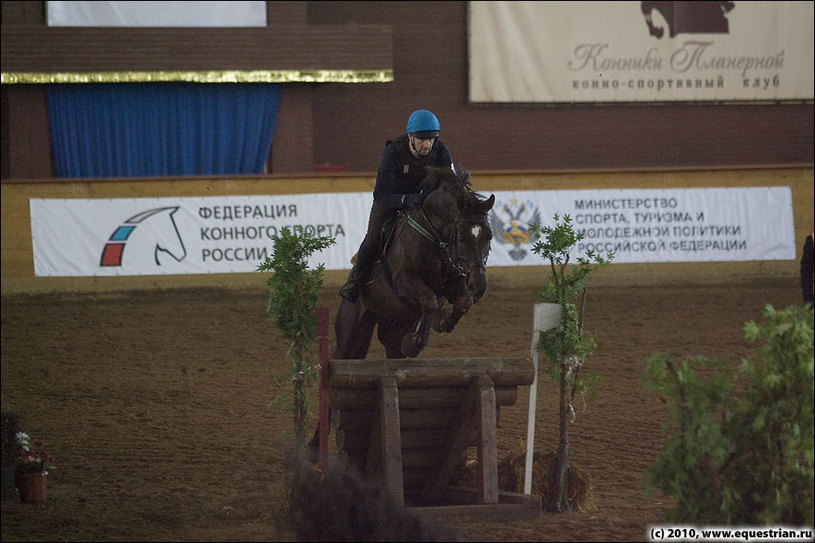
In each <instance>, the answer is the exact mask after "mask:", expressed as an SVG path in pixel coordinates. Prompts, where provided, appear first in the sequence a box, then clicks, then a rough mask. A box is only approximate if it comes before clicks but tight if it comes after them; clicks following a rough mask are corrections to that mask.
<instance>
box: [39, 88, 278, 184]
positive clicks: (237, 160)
mask: <svg viewBox="0 0 815 543" xmlns="http://www.w3.org/2000/svg"><path fill="white" fill-rule="evenodd" d="M47 93H48V115H49V122H50V131H51V151H52V155H53V157H54V165H55V169H56V175H57V177H143V176H150V177H152V176H157V177H165V176H179V175H230V174H259V173H263V167H264V164H265V162H266V158H267V157H268V155H269V149H270V148H271V144H272V137H273V136H274V127H275V120H276V119H277V110H278V104H279V102H280V85H277V84H267V83H246V84H239V83H217V84H216V83H122V84H118V83H99V84H54V85H49V86H48V91H47Z"/></svg>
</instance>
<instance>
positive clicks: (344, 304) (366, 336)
mask: <svg viewBox="0 0 815 543" xmlns="http://www.w3.org/2000/svg"><path fill="white" fill-rule="evenodd" d="M374 325H375V320H374V316H373V315H371V314H370V313H369V312H368V311H365V309H364V308H363V307H362V304H361V303H360V302H359V300H357V301H356V302H349V301H348V300H346V299H344V298H343V300H342V301H341V302H340V307H339V309H337V319H336V320H335V321H334V335H335V336H336V341H337V347H336V349H335V350H334V355H333V357H332V358H343V359H363V358H365V355H367V354H368V348H369V347H370V345H371V337H372V336H373V333H374Z"/></svg>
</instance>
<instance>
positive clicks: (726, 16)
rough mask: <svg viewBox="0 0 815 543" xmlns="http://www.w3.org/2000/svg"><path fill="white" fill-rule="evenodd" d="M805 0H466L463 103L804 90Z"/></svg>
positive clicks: (726, 97) (731, 97)
mask: <svg viewBox="0 0 815 543" xmlns="http://www.w3.org/2000/svg"><path fill="white" fill-rule="evenodd" d="M813 5H814V4H813V2H495V1H486V2H469V20H468V40H469V63H470V101H471V102H494V103H512V102H515V103H534V102H567V103H571V102H663V101H664V102H667V101H779V100H812V99H813Z"/></svg>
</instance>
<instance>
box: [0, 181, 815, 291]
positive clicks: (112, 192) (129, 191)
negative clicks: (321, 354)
mask: <svg viewBox="0 0 815 543" xmlns="http://www.w3.org/2000/svg"><path fill="white" fill-rule="evenodd" d="M471 173H472V176H473V177H472V179H473V186H474V188H475V189H476V190H477V191H479V192H481V193H489V192H490V191H499V190H566V189H568V190H576V189H639V188H646V189H647V188H657V189H665V188H709V187H755V186H789V187H790V188H791V190H792V199H793V214H794V228H795V238H796V260H795V261H791V260H787V261H750V262H701V263H699V262H693V263H655V264H612V266H610V267H609V268H608V269H606V270H603V271H602V272H601V273H599V274H597V275H596V276H593V278H592V282H593V284H596V285H603V284H615V285H632V286H634V285H645V284H682V283H703V284H704V283H708V284H713V283H728V282H746V281H754V280H761V279H763V278H788V279H789V280H790V281H791V284H794V283H793V282H794V281H797V277H798V273H799V261H800V257H801V249H802V246H803V241H804V238H805V237H806V236H807V235H808V234H809V233H810V232H812V230H813V225H815V219H813V202H814V201H815V194H813V168H811V167H809V168H772V169H720V170H711V169H704V170H674V171H665V170H660V171H614V172H604V171H591V172H586V171H580V172H577V171H573V172H570V171H558V172H532V171H530V172H515V171H513V172H487V171H484V172H477V171H473V172H471ZM373 183H374V174H373V173H370V174H346V173H338V174H308V175H302V176H297V175H286V176H258V177H251V176H247V177H229V178H210V177H206V178H178V179H169V178H161V179H116V180H81V181H67V180H64V179H60V180H54V179H50V180H34V181H32V180H25V181H9V180H3V181H2V216H1V217H2V247H1V248H0V256H2V276H1V278H2V294H4V295H5V294H10V293H40V292H68V293H70V292H113V291H121V290H138V289H174V288H198V287H226V288H258V289H264V288H265V280H266V277H267V276H266V274H261V273H257V274H253V273H233V274H200V275H173V276H138V277H135V276H133V277H130V276H128V277H35V276H34V263H33V256H32V243H31V223H30V214H29V199H30V198H139V197H189V196H233V195H235V196H237V195H256V194H296V193H340V192H366V191H371V190H372V189H373ZM362 220H364V219H362ZM270 243H271V242H270ZM542 264H543V262H542ZM346 275H347V272H345V271H342V270H329V271H326V273H325V276H324V280H325V285H326V286H329V287H333V286H339V285H341V284H342V282H343V281H344V280H345V278H346ZM545 277H546V270H545V269H544V268H543V266H519V267H490V268H489V278H490V284H491V285H493V286H496V285H497V286H518V287H527V286H528V287H529V288H530V289H532V288H535V287H536V286H539V285H540V284H541V283H542V282H543V281H544V279H545Z"/></svg>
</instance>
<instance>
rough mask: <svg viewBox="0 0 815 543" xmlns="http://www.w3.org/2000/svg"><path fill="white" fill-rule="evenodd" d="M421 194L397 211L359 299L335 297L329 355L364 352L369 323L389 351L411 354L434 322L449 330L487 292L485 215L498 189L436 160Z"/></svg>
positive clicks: (435, 326) (398, 355)
mask: <svg viewBox="0 0 815 543" xmlns="http://www.w3.org/2000/svg"><path fill="white" fill-rule="evenodd" d="M422 193H423V194H426V196H425V198H424V200H423V202H422V204H421V206H419V207H417V208H415V209H412V210H409V211H407V212H403V213H400V214H399V215H398V216H397V217H396V219H395V223H394V224H393V226H392V233H391V235H390V238H389V240H388V242H387V243H386V245H385V249H384V251H383V255H382V256H381V257H380V259H379V261H377V263H376V264H375V266H374V272H373V274H372V280H371V281H370V282H369V283H368V284H367V285H365V286H363V288H362V289H361V291H360V296H359V297H358V298H357V301H356V302H349V301H348V300H345V299H343V300H342V301H341V302H340V307H339V309H338V311H337V318H336V321H335V325H334V332H335V335H336V341H337V346H336V350H335V351H334V355H333V357H334V358H345V359H348V358H353V359H363V358H365V356H366V355H367V353H368V348H369V347H370V343H371V337H372V335H373V330H374V327H377V337H378V338H379V341H380V342H381V343H382V345H383V346H384V347H385V352H386V356H387V357H388V358H413V357H415V356H417V355H418V354H419V352H421V350H422V349H424V348H425V347H426V346H427V344H428V342H429V340H430V330H431V329H433V330H436V331H437V332H452V331H453V329H454V328H455V326H456V324H457V323H458V321H459V319H461V317H462V316H463V315H464V314H465V313H466V312H467V311H468V310H469V309H470V307H472V305H473V304H474V303H476V302H478V301H479V300H480V299H481V297H482V296H484V293H485V292H486V290H487V271H486V268H485V265H486V262H487V256H488V254H489V251H490V240H491V239H492V230H491V229H490V225H489V221H488V218H487V214H488V212H489V210H490V209H492V206H493V205H494V204H495V195H490V197H489V198H485V197H483V196H481V195H480V194H478V193H477V192H475V191H474V190H472V188H471V184H470V174H469V172H467V171H462V172H461V173H456V172H453V171H452V170H449V169H446V168H433V167H429V168H428V169H427V176H426V177H425V179H424V181H423V183H422ZM445 301H446V302H447V303H448V304H450V305H449V306H446V304H445Z"/></svg>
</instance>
